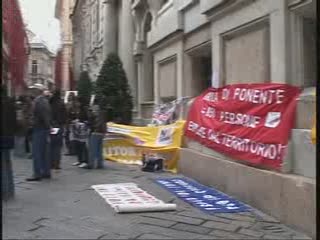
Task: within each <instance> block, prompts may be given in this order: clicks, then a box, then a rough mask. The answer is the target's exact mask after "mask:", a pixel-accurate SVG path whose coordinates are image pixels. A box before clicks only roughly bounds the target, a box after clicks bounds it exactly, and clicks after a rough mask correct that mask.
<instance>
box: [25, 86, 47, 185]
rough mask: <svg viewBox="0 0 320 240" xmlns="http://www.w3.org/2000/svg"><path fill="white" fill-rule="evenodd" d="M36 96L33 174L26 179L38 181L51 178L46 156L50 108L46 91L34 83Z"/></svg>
mask: <svg viewBox="0 0 320 240" xmlns="http://www.w3.org/2000/svg"><path fill="white" fill-rule="evenodd" d="M34 88H35V89H36V92H37V97H36V98H35V100H34V110H33V118H34V120H33V122H34V126H33V133H32V150H33V151H32V156H33V176H32V177H31V178H28V179H27V181H40V180H41V179H42V178H51V166H50V160H49V157H48V147H49V144H48V143H49V134H50V122H51V109H50V105H49V101H48V97H47V95H48V91H47V90H46V89H45V87H44V86H43V85H42V84H35V86H34Z"/></svg>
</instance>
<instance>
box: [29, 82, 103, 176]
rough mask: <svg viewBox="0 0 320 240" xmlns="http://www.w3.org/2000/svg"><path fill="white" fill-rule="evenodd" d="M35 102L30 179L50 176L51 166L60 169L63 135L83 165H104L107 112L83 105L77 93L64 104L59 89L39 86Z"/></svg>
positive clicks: (84, 166)
mask: <svg viewBox="0 0 320 240" xmlns="http://www.w3.org/2000/svg"><path fill="white" fill-rule="evenodd" d="M38 90H39V91H38V96H37V97H36V98H35V99H34V104H33V126H32V158H33V176H32V177H30V178H28V179H27V181H40V180H41V179H42V178H51V169H61V165H60V162H61V149H62V146H63V137H65V143H66V146H67V149H68V153H67V155H76V156H77V158H78V159H77V160H78V161H77V162H76V163H74V165H78V166H80V167H82V168H87V169H92V168H103V167H104V166H103V162H104V161H103V155H102V154H103V151H102V148H103V138H104V135H105V132H106V122H107V121H106V114H105V112H104V111H102V110H101V111H100V110H99V108H97V106H95V108H92V107H89V106H88V105H81V104H80V103H79V101H77V99H76V97H75V96H74V95H71V97H70V101H68V103H67V104H66V105H65V104H64V102H63V101H62V98H61V94H60V91H59V90H55V91H54V93H53V94H52V96H50V95H51V94H50V92H49V91H48V90H46V89H44V88H41V87H39V88H38Z"/></svg>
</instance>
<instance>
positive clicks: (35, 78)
mask: <svg viewBox="0 0 320 240" xmlns="http://www.w3.org/2000/svg"><path fill="white" fill-rule="evenodd" d="M28 37H29V39H30V55H29V59H28V82H27V83H28V86H32V85H34V84H36V83H40V84H43V85H44V86H46V87H47V88H48V89H50V90H52V89H53V87H54V85H55V84H54V79H55V71H54V69H55V55H54V54H53V53H52V52H51V51H50V50H49V49H48V47H47V46H46V44H45V43H44V42H43V41H42V40H41V39H39V38H37V37H36V36H35V34H33V33H32V32H31V31H30V30H28Z"/></svg>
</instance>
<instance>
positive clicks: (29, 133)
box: [24, 128, 32, 153]
mask: <svg viewBox="0 0 320 240" xmlns="http://www.w3.org/2000/svg"><path fill="white" fill-rule="evenodd" d="M31 141H32V128H29V129H28V131H27V134H26V136H25V139H24V146H25V151H26V153H31V146H30V144H31Z"/></svg>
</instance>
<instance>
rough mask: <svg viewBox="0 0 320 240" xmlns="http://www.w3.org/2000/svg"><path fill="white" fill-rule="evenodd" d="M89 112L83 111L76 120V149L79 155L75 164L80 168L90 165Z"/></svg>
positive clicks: (74, 126)
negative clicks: (88, 145) (88, 146)
mask: <svg viewBox="0 0 320 240" xmlns="http://www.w3.org/2000/svg"><path fill="white" fill-rule="evenodd" d="M86 115H87V114H86V113H85V111H82V112H81V113H80V114H79V117H78V118H77V119H76V120H75V121H74V124H73V134H74V141H75V150H76V155H77V157H78V162H76V163H74V164H73V165H74V166H79V167H80V168H86V167H87V166H88V148H87V144H88V137H89V133H90V129H89V127H88V122H87V116H86Z"/></svg>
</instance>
